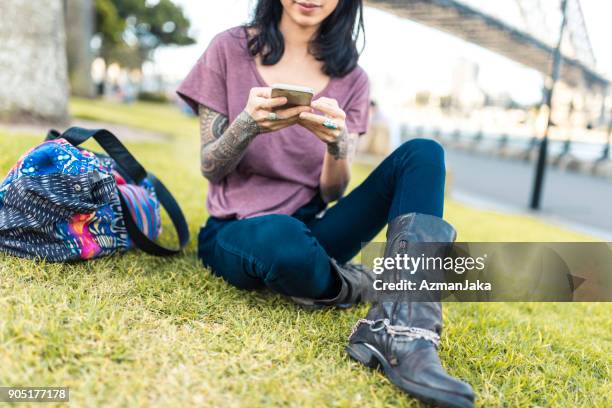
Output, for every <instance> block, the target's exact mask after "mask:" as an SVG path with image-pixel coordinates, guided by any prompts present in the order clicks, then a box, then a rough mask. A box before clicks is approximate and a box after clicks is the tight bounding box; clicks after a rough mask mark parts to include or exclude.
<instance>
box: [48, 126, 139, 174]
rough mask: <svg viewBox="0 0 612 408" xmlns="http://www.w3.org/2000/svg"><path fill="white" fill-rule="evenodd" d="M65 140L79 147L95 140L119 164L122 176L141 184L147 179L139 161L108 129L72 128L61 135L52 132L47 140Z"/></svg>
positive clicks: (54, 131)
mask: <svg viewBox="0 0 612 408" xmlns="http://www.w3.org/2000/svg"><path fill="white" fill-rule="evenodd" d="M57 138H63V139H66V140H67V141H68V143H70V144H71V145H73V146H79V145H81V144H83V143H85V142H86V141H87V140H89V139H92V138H93V139H95V141H96V142H98V144H99V145H100V147H102V148H103V149H104V151H105V152H106V153H107V154H108V155H109V156H110V157H111V158H112V159H113V160H115V162H116V163H117V166H119V167H120V169H119V170H122V171H121V173H122V174H121V175H122V176H127V178H128V179H129V180H128V181H129V182H132V183H134V184H140V183H142V181H143V180H144V179H145V177H147V171H146V170H145V168H144V167H142V165H141V164H140V163H138V160H136V159H135V158H134V156H132V154H131V153H130V152H129V151H128V149H126V147H125V146H124V145H123V143H121V141H120V140H119V139H117V136H115V135H113V134H112V133H111V132H109V131H108V130H106V129H85V128H80V127H71V128H70V129H68V130H66V131H65V132H64V133H62V134H61V135H60V134H59V132H57V131H56V130H51V131H50V132H49V133H48V134H47V139H46V140H53V139H57Z"/></svg>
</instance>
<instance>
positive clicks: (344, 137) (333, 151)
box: [327, 129, 357, 161]
mask: <svg viewBox="0 0 612 408" xmlns="http://www.w3.org/2000/svg"><path fill="white" fill-rule="evenodd" d="M356 149H357V135H356V134H353V133H350V134H349V133H348V131H347V130H346V129H344V130H342V133H340V136H338V139H336V143H329V144H328V145H327V151H328V152H329V154H330V155H331V156H332V157H333V158H334V159H336V160H342V159H347V160H348V161H352V160H353V157H355V151H356Z"/></svg>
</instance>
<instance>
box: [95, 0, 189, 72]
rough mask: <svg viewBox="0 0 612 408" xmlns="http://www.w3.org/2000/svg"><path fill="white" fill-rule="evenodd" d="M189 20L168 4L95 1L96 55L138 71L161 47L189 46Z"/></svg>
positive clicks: (140, 0)
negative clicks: (97, 44) (98, 44)
mask: <svg viewBox="0 0 612 408" xmlns="http://www.w3.org/2000/svg"><path fill="white" fill-rule="evenodd" d="M190 25H191V24H190V22H189V19H188V18H187V17H186V16H185V14H184V13H183V9H182V8H181V7H180V6H178V5H176V4H174V3H173V2H172V1H171V0H96V26H97V36H98V37H99V38H100V39H101V47H100V55H101V56H102V58H104V59H105V60H106V61H107V62H108V63H112V62H118V63H120V64H121V65H123V66H126V67H130V68H139V67H140V66H141V65H142V63H143V62H144V61H146V60H149V59H150V58H151V56H152V53H153V51H154V50H155V49H156V48H157V47H159V46H162V45H190V44H193V43H194V42H195V40H194V39H193V38H191V37H190V36H189V28H190Z"/></svg>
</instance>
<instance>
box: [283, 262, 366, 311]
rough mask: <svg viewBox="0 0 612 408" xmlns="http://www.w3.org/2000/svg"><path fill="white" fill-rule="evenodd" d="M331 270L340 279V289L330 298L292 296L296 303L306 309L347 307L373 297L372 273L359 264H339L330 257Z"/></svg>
mask: <svg viewBox="0 0 612 408" xmlns="http://www.w3.org/2000/svg"><path fill="white" fill-rule="evenodd" d="M330 261H331V268H332V272H333V273H336V274H337V276H338V279H339V280H340V291H339V292H338V295H336V296H335V297H333V298H331V299H307V298H298V297H292V298H291V299H292V300H293V301H294V302H295V303H297V304H298V305H300V306H302V307H304V308H307V309H320V308H323V307H325V306H335V307H339V308H348V307H351V306H353V305H355V304H357V303H361V302H369V301H372V300H373V298H374V288H373V284H374V273H373V272H372V271H370V270H368V269H367V268H366V267H365V266H363V265H361V264H356V263H352V262H348V263H346V264H343V265H340V264H339V263H338V262H336V261H335V260H334V259H331V260H330Z"/></svg>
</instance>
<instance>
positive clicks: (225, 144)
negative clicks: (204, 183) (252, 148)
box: [199, 106, 259, 182]
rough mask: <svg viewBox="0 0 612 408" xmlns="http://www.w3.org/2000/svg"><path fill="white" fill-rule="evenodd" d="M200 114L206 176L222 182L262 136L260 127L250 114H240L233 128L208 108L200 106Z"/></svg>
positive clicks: (203, 167)
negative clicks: (258, 136)
mask: <svg viewBox="0 0 612 408" xmlns="http://www.w3.org/2000/svg"><path fill="white" fill-rule="evenodd" d="M199 114H200V132H201V141H202V148H201V149H202V150H201V170H202V174H203V175H204V177H206V178H207V179H209V180H210V181H212V182H219V181H221V180H222V179H223V178H224V177H225V176H227V175H228V174H229V173H231V172H232V171H233V170H234V169H235V168H236V166H237V165H238V163H239V162H240V160H241V159H242V157H243V156H244V153H245V152H246V149H247V147H248V146H249V144H250V143H251V141H252V140H253V139H254V138H255V136H257V134H259V127H258V126H257V123H256V122H255V121H254V120H253V118H251V116H250V115H249V114H248V113H246V112H242V113H241V114H240V115H238V117H237V118H236V120H234V122H233V123H232V124H231V125H230V124H229V121H228V120H227V118H226V117H225V116H223V115H222V114H220V113H218V112H215V111H213V110H211V109H208V108H206V107H204V106H200V110H199Z"/></svg>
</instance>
